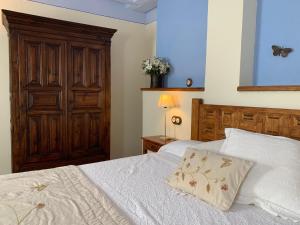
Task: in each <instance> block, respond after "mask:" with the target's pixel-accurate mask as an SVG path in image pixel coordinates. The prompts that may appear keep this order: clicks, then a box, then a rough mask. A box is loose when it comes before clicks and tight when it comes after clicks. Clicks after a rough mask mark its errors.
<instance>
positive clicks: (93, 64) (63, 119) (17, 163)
mask: <svg viewBox="0 0 300 225" xmlns="http://www.w3.org/2000/svg"><path fill="white" fill-rule="evenodd" d="M2 17H3V24H4V26H5V27H6V29H7V31H8V33H9V47H10V50H9V53H10V92H11V134H12V165H13V172H20V171H27V170H35V169H44V168H51V167H55V166H63V165H68V164H70V163H72V164H81V163H88V162H95V161H100V160H106V159H109V158H110V143H109V142H110V43H111V37H112V36H113V34H114V33H115V32H116V30H114V29H109V28H101V27H94V26H90V25H84V24H77V23H72V22H67V21H61V20H55V19H49V18H44V17H38V16H32V15H27V14H22V13H17V12H12V11H7V10H2Z"/></svg>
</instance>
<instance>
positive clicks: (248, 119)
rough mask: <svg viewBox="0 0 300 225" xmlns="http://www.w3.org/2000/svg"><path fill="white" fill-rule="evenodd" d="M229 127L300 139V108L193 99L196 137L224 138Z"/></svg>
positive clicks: (194, 133)
mask: <svg viewBox="0 0 300 225" xmlns="http://www.w3.org/2000/svg"><path fill="white" fill-rule="evenodd" d="M227 127H232V128H240V129H243V130H248V131H253V132H257V133H264V134H270V135H275V136H284V137H289V138H293V139H297V140H300V110H293V109H274V108H257V107H245V106H226V105H209V104H203V100H202V99H193V101H192V135H191V139H192V140H200V141H214V140H220V139H224V138H225V134H224V129H225V128H227Z"/></svg>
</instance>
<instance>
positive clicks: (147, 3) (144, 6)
mask: <svg viewBox="0 0 300 225" xmlns="http://www.w3.org/2000/svg"><path fill="white" fill-rule="evenodd" d="M113 1H116V2H119V3H122V4H124V5H125V6H126V7H127V8H130V9H133V10H135V11H138V12H143V13H146V12H148V11H150V10H151V9H154V8H156V4H157V0H113Z"/></svg>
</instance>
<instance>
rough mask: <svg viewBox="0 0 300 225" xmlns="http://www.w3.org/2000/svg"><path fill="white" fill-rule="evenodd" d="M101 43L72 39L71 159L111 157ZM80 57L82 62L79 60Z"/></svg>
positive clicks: (69, 106)
mask: <svg viewBox="0 0 300 225" xmlns="http://www.w3.org/2000/svg"><path fill="white" fill-rule="evenodd" d="M104 49H105V48H104V47H103V46H102V45H94V44H87V43H78V42H72V43H71V44H70V45H69V51H68V52H69V73H68V114H69V116H68V119H69V122H68V123H69V126H68V133H69V134H70V135H69V143H70V146H72V147H71V148H70V149H69V152H70V156H71V157H72V158H79V157H84V156H86V155H89V156H93V155H94V156H101V157H109V156H107V155H106V152H105V149H104V144H103V143H104V142H105V139H104V138H103V135H102V134H103V133H104V132H105V126H103V124H104V122H105V121H104V120H105V117H104V116H103V112H105V110H106V105H105V100H104V99H105V92H104V90H105V89H104V88H103V86H102V84H103V83H104V81H105V57H104V56H105V51H104ZM78 57H80V63H79V62H78Z"/></svg>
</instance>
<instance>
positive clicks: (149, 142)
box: [142, 135, 176, 154]
mask: <svg viewBox="0 0 300 225" xmlns="http://www.w3.org/2000/svg"><path fill="white" fill-rule="evenodd" d="M161 137H162V136H161V135H158V136H148V137H142V140H143V153H144V154H146V153H147V151H151V152H157V151H158V150H159V149H160V147H161V146H163V145H165V144H168V143H170V142H173V141H176V139H175V138H169V139H167V140H165V139H162V138H161Z"/></svg>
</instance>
